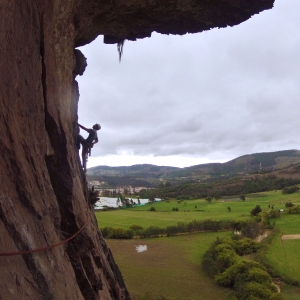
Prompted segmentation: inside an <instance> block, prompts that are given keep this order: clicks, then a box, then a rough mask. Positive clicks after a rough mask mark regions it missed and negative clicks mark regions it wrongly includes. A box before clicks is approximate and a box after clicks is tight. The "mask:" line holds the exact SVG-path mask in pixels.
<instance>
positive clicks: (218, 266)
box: [203, 239, 281, 300]
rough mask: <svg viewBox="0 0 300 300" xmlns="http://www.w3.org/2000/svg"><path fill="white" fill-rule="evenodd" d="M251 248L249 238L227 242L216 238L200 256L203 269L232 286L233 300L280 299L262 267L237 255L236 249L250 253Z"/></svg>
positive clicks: (269, 277) (227, 285)
mask: <svg viewBox="0 0 300 300" xmlns="http://www.w3.org/2000/svg"><path fill="white" fill-rule="evenodd" d="M253 247H256V243H255V242H253V241H251V240H250V239H242V240H239V241H231V242H225V241H224V240H220V239H217V240H216V241H215V242H214V244H213V245H212V246H211V247H210V249H209V250H208V251H207V252H206V253H205V254H204V256H203V268H204V270H205V271H206V272H207V273H208V274H209V275H210V276H212V277H213V278H214V280H215V282H217V283H218V284H220V285H222V286H225V287H230V288H233V289H234V290H235V295H233V297H234V298H236V299H239V300H263V299H265V300H269V299H274V300H276V299H278V300H281V298H280V296H279V297H278V296H277V295H278V294H277V289H276V287H274V286H273V285H272V279H271V276H270V275H269V274H268V272H267V271H266V269H265V267H264V266H263V265H261V264H260V263H258V262H256V261H250V260H246V259H243V258H241V257H240V256H238V255H237V250H238V251H240V253H251V252H252V251H253ZM236 249H237V250H236Z"/></svg>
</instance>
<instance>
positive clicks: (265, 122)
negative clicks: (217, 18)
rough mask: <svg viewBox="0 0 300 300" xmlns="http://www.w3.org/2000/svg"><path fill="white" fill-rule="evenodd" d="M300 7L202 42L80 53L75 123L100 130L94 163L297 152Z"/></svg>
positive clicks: (159, 39)
mask: <svg viewBox="0 0 300 300" xmlns="http://www.w3.org/2000/svg"><path fill="white" fill-rule="evenodd" d="M299 11H300V2H299V1H297V0H290V1H286V0H276V2H275V8H274V9H273V10H269V11H266V12H263V13H261V14H259V15H256V16H254V17H253V18H251V19H250V20H248V21H246V22H244V23H243V24H241V25H239V26H236V27H232V28H226V29H214V30H212V31H210V32H204V33H201V34H194V35H186V36H183V37H179V36H162V35H158V34H153V36H152V38H150V39H144V40H138V41H136V42H129V41H126V42H125V46H124V53H123V58H122V61H121V63H119V61H118V53H117V49H116V46H115V45H104V44H103V43H102V38H101V37H100V38H99V39H97V40H96V41H95V42H93V43H92V44H91V45H88V46H85V47H83V48H82V49H81V50H82V52H83V53H84V54H85V56H86V57H87V59H88V67H87V70H86V72H85V74H84V76H82V77H79V86H80V94H81V98H80V103H79V121H80V122H81V123H82V124H83V125H85V126H91V125H93V124H94V123H95V122H99V123H100V124H101V125H102V130H101V131H100V132H99V140H100V143H99V144H98V145H99V146H98V145H97V147H95V149H93V155H96V156H97V155H108V154H117V153H121V152H128V153H132V154H136V155H149V154H152V155H154V156H158V155H159V156H167V155H174V154H176V155H177V154H178V155H180V154H182V155H185V154H188V155H194V156H198V157H210V158H212V159H217V158H218V157H219V158H220V159H222V160H224V159H225V158H226V157H227V158H228V159H229V158H233V157H236V156H238V155H243V154H246V153H252V152H262V151H275V150H283V149H291V148H299V143H298V141H297V131H298V128H299V125H300V121H299V120H300V119H299V117H298V114H299V113H298V107H299V105H298V102H299V98H300V82H299V78H300V61H299V59H298V53H297V52H298V49H299V48H300V32H299V31H298V28H299V25H300V24H299V23H300V19H299V17H298V15H299Z"/></svg>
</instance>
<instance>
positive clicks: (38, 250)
mask: <svg viewBox="0 0 300 300" xmlns="http://www.w3.org/2000/svg"><path fill="white" fill-rule="evenodd" d="M86 225H87V223H85V224H84V225H83V226H82V227H81V228H80V229H79V230H78V231H77V232H76V233H75V234H73V235H72V236H71V237H69V238H68V239H66V240H64V241H62V242H60V243H57V244H55V245H50V246H47V247H43V248H38V249H33V250H24V251H19V252H2V253H1V252H0V256H16V255H23V254H29V253H34V252H42V251H46V250H49V249H52V248H54V247H57V246H60V245H63V244H65V243H67V242H69V241H70V240H72V239H73V238H74V237H75V236H77V235H78V234H79V233H80V232H81V231H82V230H83V228H84V227H85V226H86Z"/></svg>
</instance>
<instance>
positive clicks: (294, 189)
mask: <svg viewBox="0 0 300 300" xmlns="http://www.w3.org/2000/svg"><path fill="white" fill-rule="evenodd" d="M298 190H299V188H298V187H297V186H290V187H285V188H284V189H283V190H282V194H293V193H295V192H297V191H298Z"/></svg>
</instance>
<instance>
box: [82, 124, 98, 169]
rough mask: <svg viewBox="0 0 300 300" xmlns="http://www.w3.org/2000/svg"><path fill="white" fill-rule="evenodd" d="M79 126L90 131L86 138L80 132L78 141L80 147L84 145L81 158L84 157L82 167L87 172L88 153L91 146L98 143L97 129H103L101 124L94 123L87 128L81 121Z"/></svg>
mask: <svg viewBox="0 0 300 300" xmlns="http://www.w3.org/2000/svg"><path fill="white" fill-rule="evenodd" d="M77 124H78V126H79V127H80V128H81V129H83V130H85V131H86V132H88V133H89V136H88V137H87V138H86V139H85V138H84V137H83V136H82V135H80V134H78V137H77V143H78V149H80V144H81V145H82V151H81V158H82V167H83V171H84V172H86V163H87V159H88V154H90V150H91V148H93V147H94V145H95V144H97V143H98V135H97V131H98V130H100V129H101V126H100V125H99V124H95V125H93V127H92V128H86V127H84V126H82V125H80V124H79V123H77Z"/></svg>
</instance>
